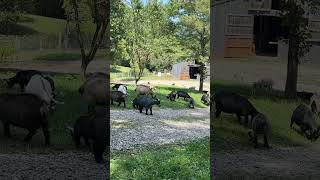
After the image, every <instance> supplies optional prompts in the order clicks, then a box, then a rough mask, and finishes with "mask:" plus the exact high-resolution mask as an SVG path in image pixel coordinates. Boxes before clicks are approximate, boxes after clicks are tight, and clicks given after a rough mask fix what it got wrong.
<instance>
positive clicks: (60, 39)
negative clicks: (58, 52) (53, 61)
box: [58, 32, 62, 49]
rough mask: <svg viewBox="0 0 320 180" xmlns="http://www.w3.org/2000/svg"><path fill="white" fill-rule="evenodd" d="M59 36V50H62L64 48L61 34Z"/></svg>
mask: <svg viewBox="0 0 320 180" xmlns="http://www.w3.org/2000/svg"><path fill="white" fill-rule="evenodd" d="M58 36H59V38H58V40H59V44H58V48H59V49H62V47H61V44H62V43H61V41H62V37H61V36H62V35H61V32H59V33H58Z"/></svg>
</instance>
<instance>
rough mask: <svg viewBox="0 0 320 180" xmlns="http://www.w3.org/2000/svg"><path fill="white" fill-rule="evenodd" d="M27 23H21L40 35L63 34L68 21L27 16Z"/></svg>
mask: <svg viewBox="0 0 320 180" xmlns="http://www.w3.org/2000/svg"><path fill="white" fill-rule="evenodd" d="M25 19H26V20H25V21H24V22H21V23H19V24H20V25H23V26H26V27H28V28H31V29H33V30H34V31H36V32H38V33H43V34H53V33H58V32H63V31H64V28H65V26H66V21H65V20H61V19H55V18H50V17H44V16H37V15H29V14H28V15H25Z"/></svg>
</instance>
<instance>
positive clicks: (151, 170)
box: [110, 138, 210, 179]
mask: <svg viewBox="0 0 320 180" xmlns="http://www.w3.org/2000/svg"><path fill="white" fill-rule="evenodd" d="M110 167H111V170H110V171H111V172H110V175H111V178H112V179H128V177H130V179H209V175H210V153H209V138H205V139H201V140H197V141H193V142H189V143H187V144H174V145H165V146H155V147H148V148H144V149H143V150H141V149H140V150H139V149H136V150H130V151H127V152H115V153H113V154H112V158H111V163H110Z"/></svg>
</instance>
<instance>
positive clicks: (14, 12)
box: [0, 0, 21, 35]
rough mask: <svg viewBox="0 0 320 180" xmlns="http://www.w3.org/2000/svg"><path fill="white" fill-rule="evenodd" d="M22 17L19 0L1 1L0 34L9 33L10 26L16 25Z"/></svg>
mask: <svg viewBox="0 0 320 180" xmlns="http://www.w3.org/2000/svg"><path fill="white" fill-rule="evenodd" d="M20 18H21V12H20V9H19V0H1V1H0V34H6V35H8V34H9V33H10V27H12V26H13V25H16V24H17V23H18V21H19V19H20Z"/></svg>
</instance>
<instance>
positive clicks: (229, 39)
mask: <svg viewBox="0 0 320 180" xmlns="http://www.w3.org/2000/svg"><path fill="white" fill-rule="evenodd" d="M253 49H254V48H253V16H252V15H239V14H228V15H227V22H226V37H225V57H248V56H250V55H251V54H252V53H253Z"/></svg>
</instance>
